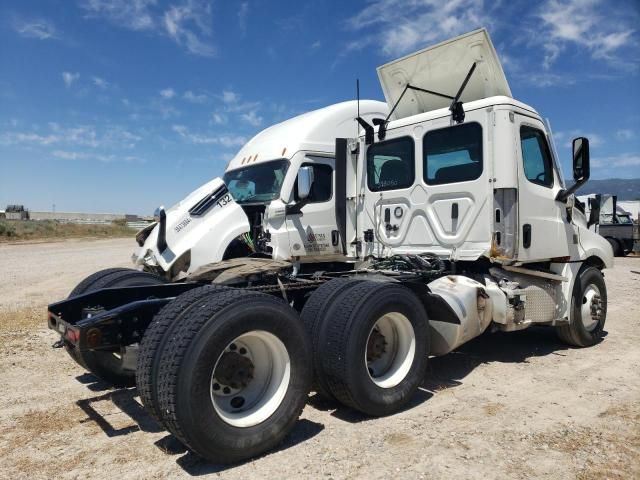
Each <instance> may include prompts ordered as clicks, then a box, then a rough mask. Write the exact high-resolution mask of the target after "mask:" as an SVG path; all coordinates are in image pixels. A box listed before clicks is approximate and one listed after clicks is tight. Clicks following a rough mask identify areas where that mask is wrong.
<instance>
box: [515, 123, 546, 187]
mask: <svg viewBox="0 0 640 480" xmlns="http://www.w3.org/2000/svg"><path fill="white" fill-rule="evenodd" d="M520 146H521V148H522V161H523V163H524V175H525V177H527V180H529V181H530V182H532V183H535V184H537V185H542V186H543V187H552V186H553V163H552V161H551V152H550V151H549V145H548V144H547V139H546V138H545V135H544V133H543V132H542V131H541V130H538V129H537V128H533V127H529V126H527V125H522V126H521V127H520Z"/></svg>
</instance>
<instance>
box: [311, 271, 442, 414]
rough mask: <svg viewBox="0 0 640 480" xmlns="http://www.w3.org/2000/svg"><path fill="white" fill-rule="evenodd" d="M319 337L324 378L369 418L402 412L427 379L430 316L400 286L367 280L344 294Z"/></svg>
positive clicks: (341, 397) (343, 399) (335, 392)
mask: <svg viewBox="0 0 640 480" xmlns="http://www.w3.org/2000/svg"><path fill="white" fill-rule="evenodd" d="M320 335H321V339H320V343H319V348H318V351H322V352H323V353H322V369H321V371H320V372H319V373H320V375H324V376H325V381H326V382H327V384H328V385H329V388H330V391H331V393H332V394H333V395H334V396H335V398H336V399H338V400H339V401H340V402H342V403H343V404H344V405H347V406H349V407H352V408H355V409H356V410H359V411H361V412H363V413H365V414H367V415H371V416H384V415H389V414H392V413H395V412H397V411H399V410H400V409H402V408H403V407H404V406H405V405H406V404H407V402H409V400H410V399H411V397H412V396H413V395H414V394H415V392H416V390H417V389H418V387H419V386H420V384H421V382H422V381H423V379H424V376H425V371H426V367H427V356H428V353H429V325H428V319H427V314H426V312H425V310H424V307H423V306H422V303H421V302H420V300H419V299H418V297H417V296H416V295H415V294H414V293H413V292H412V291H411V290H409V289H408V288H406V287H404V286H402V285H400V284H399V283H392V282H371V281H367V282H363V283H361V284H359V285H356V286H354V287H353V288H351V289H350V290H348V291H346V292H343V293H342V295H340V296H339V297H338V298H337V299H336V300H335V302H334V303H333V306H332V307H331V308H330V309H329V310H328V311H327V313H326V315H325V317H324V321H323V324H322V327H321V332H320Z"/></svg>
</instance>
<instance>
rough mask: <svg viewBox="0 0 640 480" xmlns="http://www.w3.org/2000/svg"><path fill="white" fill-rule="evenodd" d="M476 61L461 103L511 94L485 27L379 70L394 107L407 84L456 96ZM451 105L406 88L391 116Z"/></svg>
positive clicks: (389, 99)
mask: <svg viewBox="0 0 640 480" xmlns="http://www.w3.org/2000/svg"><path fill="white" fill-rule="evenodd" d="M473 62H477V65H476V70H475V72H474V73H473V75H472V76H471V79H470V80H469V83H468V84H467V87H466V88H465V90H464V93H463V94H462V97H461V98H460V100H461V101H462V102H469V101H472V100H479V99H482V98H487V97H493V96H496V95H504V96H507V97H511V89H510V88H509V83H508V82H507V78H506V77H505V75H504V71H503V70H502V65H501V64H500V60H498V55H497V53H496V51H495V49H494V48H493V44H492V43H491V39H490V38H489V33H488V32H487V31H486V30H485V29H484V28H482V29H480V30H475V31H473V32H470V33H467V34H465V35H461V36H459V37H457V38H454V39H452V40H447V41H445V42H442V43H439V44H438V45H435V46H433V47H429V48H425V49H424V50H420V51H419V52H416V53H413V54H411V55H407V56H406V57H403V58H400V59H398V60H394V61H393V62H390V63H387V64H386V65H382V66H381V67H378V69H377V70H378V78H379V79H380V85H381V86H382V90H383V92H384V97H385V99H386V100H387V104H388V105H389V108H393V105H395V103H396V102H397V101H398V98H399V97H400V95H401V94H402V91H403V90H404V88H405V86H406V85H407V83H409V84H411V85H412V86H415V87H420V88H424V89H427V90H431V91H435V92H438V93H443V94H446V95H450V96H455V94H456V93H457V91H458V88H459V87H460V85H462V82H463V81H464V79H465V77H466V75H467V73H468V72H469V69H470V68H471V65H473ZM450 104H451V100H448V99H446V98H442V97H438V96H435V95H430V94H428V93H424V92H417V91H414V90H407V92H406V93H405V94H404V97H403V99H402V100H401V101H400V104H399V105H398V107H397V108H396V110H395V112H394V113H393V116H392V117H391V118H392V120H396V119H399V118H404V117H409V116H411V115H416V114H418V113H424V112H428V111H431V110H436V109H438V108H444V107H449V105H450Z"/></svg>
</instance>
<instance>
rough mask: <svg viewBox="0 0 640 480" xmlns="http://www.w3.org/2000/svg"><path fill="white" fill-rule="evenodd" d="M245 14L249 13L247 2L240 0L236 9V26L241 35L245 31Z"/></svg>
mask: <svg viewBox="0 0 640 480" xmlns="http://www.w3.org/2000/svg"><path fill="white" fill-rule="evenodd" d="M247 15H249V2H242V3H241V4H240V8H239V9H238V26H239V27H240V32H241V33H242V35H245V34H246V33H247Z"/></svg>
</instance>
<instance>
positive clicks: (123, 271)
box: [64, 268, 166, 387]
mask: <svg viewBox="0 0 640 480" xmlns="http://www.w3.org/2000/svg"><path fill="white" fill-rule="evenodd" d="M163 283H166V282H165V280H164V279H163V278H162V277H159V276H157V275H154V274H152V273H148V272H141V271H139V270H133V269H131V268H107V269H105V270H100V271H98V272H96V273H93V274H91V275H89V276H88V277H87V278H85V279H84V280H82V281H81V282H80V283H79V284H78V285H77V286H76V287H75V288H74V289H73V290H72V291H71V293H70V294H69V297H68V298H72V297H76V296H78V295H84V294H85V293H89V292H93V291H95V290H100V289H101V288H110V287H133V286H146V285H161V284H163ZM64 347H65V350H66V351H67V353H68V354H69V356H70V357H71V358H72V359H73V360H75V361H76V362H77V363H78V364H79V365H80V366H81V367H83V368H84V369H85V370H88V371H89V372H91V373H92V374H94V375H95V376H96V377H98V378H100V379H101V380H104V381H105V382H107V383H110V384H112V385H113V386H115V387H130V386H133V385H134V384H135V372H133V371H132V370H126V369H124V368H123V365H122V358H121V357H117V356H116V355H114V354H113V353H112V352H102V351H97V350H87V351H84V352H81V351H80V350H79V349H78V348H77V347H75V346H72V345H69V344H68V343H66V342H65V343H64Z"/></svg>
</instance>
